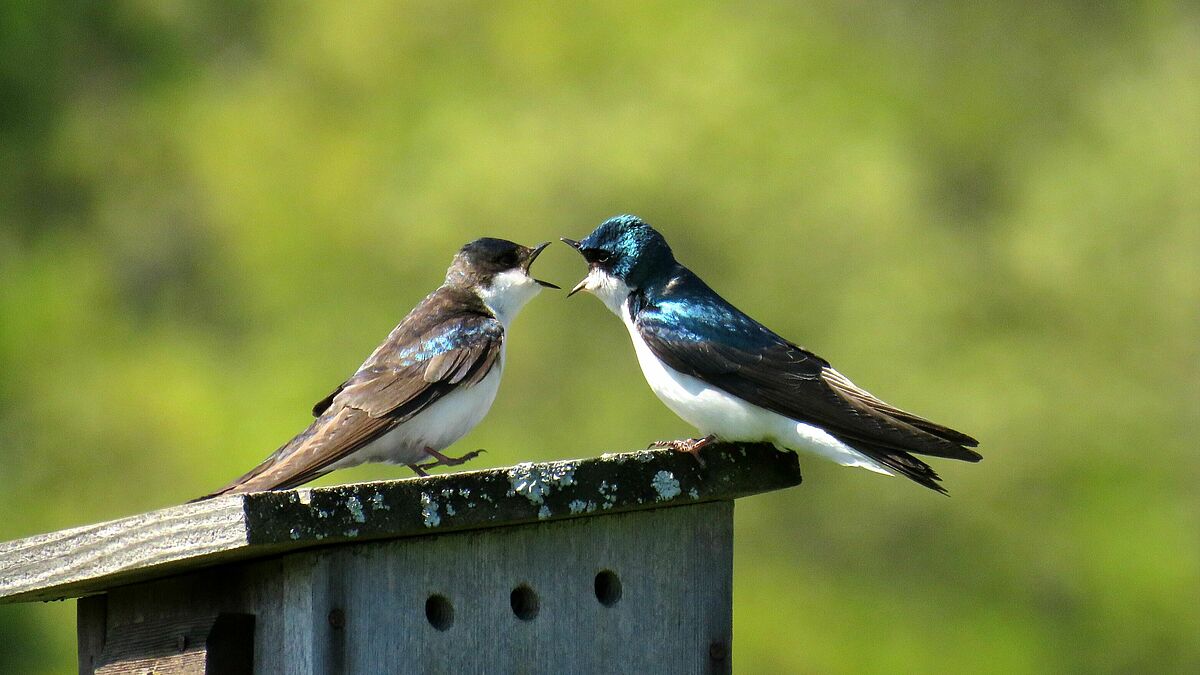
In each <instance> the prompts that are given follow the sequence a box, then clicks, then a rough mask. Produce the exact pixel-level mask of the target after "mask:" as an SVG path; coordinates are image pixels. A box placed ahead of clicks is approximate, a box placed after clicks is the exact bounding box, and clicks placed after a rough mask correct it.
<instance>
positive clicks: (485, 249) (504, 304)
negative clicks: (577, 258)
mask: <svg viewBox="0 0 1200 675" xmlns="http://www.w3.org/2000/svg"><path fill="white" fill-rule="evenodd" d="M547 246H549V242H546V243H542V244H538V245H537V246H534V247H533V248H530V247H528V246H522V245H520V244H517V243H515V242H511V241H508V240H507V239H494V238H492V237H484V238H482V239H476V240H475V241H473V242H471V243H469V244H467V245H466V246H463V247H462V248H461V249H459V251H458V253H457V254H455V256H454V261H453V262H452V263H450V269H448V270H446V284H447V285H451V286H460V287H463V288H469V289H471V290H473V291H474V292H475V293H476V294H477V295H478V296H479V298H480V299H481V300H483V303H484V304H485V305H487V306H488V309H490V310H491V311H492V313H493V314H495V315H496V318H498V319H500V320H501V321H503V322H505V323H508V321H510V320H511V319H512V317H513V316H515V315H516V313H517V311H518V310H520V309H521V307H523V306H524V305H525V303H526V302H529V300H531V299H532V298H533V296H535V295H537V294H538V293H539V292H540V291H541V290H542V288H543V287H545V288H558V286H555V285H554V284H552V283H550V282H549V281H542V280H541V279H535V278H534V277H533V276H531V275H530V274H529V267H530V266H531V265H533V261H534V260H536V259H537V257H538V255H539V254H541V252H542V251H543V250H544V249H545V248H546V247H547Z"/></svg>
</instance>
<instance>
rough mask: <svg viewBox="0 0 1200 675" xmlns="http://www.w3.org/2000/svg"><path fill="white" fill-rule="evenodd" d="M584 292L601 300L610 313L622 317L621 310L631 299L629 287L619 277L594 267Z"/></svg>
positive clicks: (589, 273)
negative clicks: (627, 300)
mask: <svg viewBox="0 0 1200 675" xmlns="http://www.w3.org/2000/svg"><path fill="white" fill-rule="evenodd" d="M583 281H584V285H583V290H585V291H587V292H588V293H591V294H592V295H594V296H596V297H597V298H600V302H603V303H604V306H605V307H607V308H608V311H610V312H612V313H613V314H616V315H617V316H621V308H622V307H624V306H625V300H626V298H628V297H629V287H628V286H626V285H625V282H624V281H621V280H620V279H618V278H617V277H614V276H613V275H611V274H609V273H608V272H605V271H604V270H602V269H600V268H599V267H593V268H592V269H591V270H589V271H588V275H587V277H585V278H584V280H583Z"/></svg>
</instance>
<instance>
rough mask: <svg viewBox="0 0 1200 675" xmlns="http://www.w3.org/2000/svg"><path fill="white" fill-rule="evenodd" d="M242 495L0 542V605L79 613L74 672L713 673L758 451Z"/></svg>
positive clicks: (772, 472)
mask: <svg viewBox="0 0 1200 675" xmlns="http://www.w3.org/2000/svg"><path fill="white" fill-rule="evenodd" d="M701 457H702V460H703V463H701V462H698V461H697V460H696V459H695V458H693V457H691V456H688V455H686V454H681V453H676V452H671V451H645V452H633V453H623V454H613V455H604V456H602V457H598V458H594V459H583V460H570V461H558V462H547V463H536V464H518V465H516V466H511V467H507V468H500V469H488V470H484V471H474V472H465V473H454V474H445V475H438V476H430V477H427V478H413V479H409V480H399V481H384V482H371V483H358V484H353V485H341V486H336V487H321V488H311V489H296V490H287V491H279V492H259V493H249V494H239V495H233V496H227V497H220V498H217V499H212V500H208V501H203V502H198V503H193V504H185V505H182V506H175V507H171V508H166V509H162V510H158V511H153V512H150V513H145V514H141V515H137V516H132V517H129V518H123V519H120V520H114V521H110V522H106V523H101V524H98V525H89V526H85V527H78V528H74V529H69V530H63V531H60V532H54V533H51V534H45V535H40V536H35V537H29V538H27V539H22V540H18V541H13V542H8V543H6V544H3V545H0V602H30V601H48V600H62V599H65V598H78V600H77V606H78V636H79V672H80V673H106V674H107V673H139V674H145V673H150V672H153V673H250V672H255V673H398V672H422V673H484V672H487V673H516V672H521V673H580V672H589V673H591V672H609V673H621V672H646V673H682V672H686V673H713V672H716V673H721V672H729V671H730V669H731V664H732V658H733V652H732V604H733V579H732V569H733V500H734V499H736V498H738V497H743V496H746V495H751V494H755V493H759V492H765V491H769V490H776V489H780V488H785V487H789V486H792V485H797V484H798V483H799V482H800V471H799V467H798V464H797V461H796V456H795V455H794V454H792V453H784V452H779V451H776V450H775V449H773V448H771V447H770V446H759V445H745V446H743V445H718V446H711V447H709V448H705V450H704V451H703V453H702V455H701Z"/></svg>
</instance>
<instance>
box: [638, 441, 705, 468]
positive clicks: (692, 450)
mask: <svg viewBox="0 0 1200 675" xmlns="http://www.w3.org/2000/svg"><path fill="white" fill-rule="evenodd" d="M716 441H717V437H716V435H715V434H709V435H707V436H705V437H704V438H683V439H678V440H673V441H654V442H653V443H651V444H650V445H649V446H648V447H649V448H666V449H668V450H674V451H676V452H686V453H688V454H689V455H691V456H692V457H694V458H696V461H697V462H699V463H700V466H704V459H703V458H702V457H700V450H701V449H702V448H704V447H707V446H709V445H711V444H713V443H715V442H716Z"/></svg>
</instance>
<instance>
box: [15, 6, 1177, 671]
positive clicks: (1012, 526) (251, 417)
mask: <svg viewBox="0 0 1200 675" xmlns="http://www.w3.org/2000/svg"><path fill="white" fill-rule="evenodd" d="M1198 157H1200V9H1198V7H1197V5H1196V4H1195V3H1188V4H1175V3H1171V2H1129V3H1104V4H1103V6H1100V5H1099V4H1097V5H1095V6H1094V5H1093V4H1092V3H1086V2H1075V3H1049V4H1048V3H1043V2H1015V3H996V4H994V5H988V6H984V5H983V4H982V3H971V4H970V5H969V6H968V5H966V4H960V3H953V2H946V3H882V2H880V3H841V2H820V3H768V2H763V3H750V4H747V3H741V4H736V5H734V4H730V5H715V4H712V5H710V4H700V3H665V4H664V3H657V2H633V1H630V2H604V3H595V4H584V3H544V2H526V3H498V4H497V3H489V2H480V3H442V2H430V3H401V4H393V3H383V2H359V3H355V4H354V5H353V9H350V6H349V5H342V4H340V3H293V2H274V3H245V4H243V3H241V2H234V1H232V0H230V1H228V2H208V3H189V2H159V1H156V0H141V1H130V2H111V3H61V4H55V3H41V4H35V3H29V4H26V3H16V2H4V3H3V4H0V452H2V453H3V455H2V456H3V466H4V469H3V476H2V480H0V514H3V517H2V518H0V539H2V540H8V539H13V538H17V537H22V536H27V535H32V534H36V533H39V532H44V531H51V530H57V529H61V528H66V527H70V526H74V525H80V524H84V523H90V522H95V521H99V520H103V519H110V518H116V517H120V516H125V515H130V514H134V513H137V512H141V511H145V510H149V509H154V508H158V507H162V506H167V505H170V504H177V503H179V502H181V501H183V500H185V499H188V498H191V497H194V496H196V495H199V494H202V493H204V492H205V491H208V490H210V489H213V488H215V487H217V486H219V485H221V484H223V483H224V482H225V481H227V480H228V479H230V478H232V477H234V476H235V475H238V474H240V473H241V472H242V471H243V470H245V469H246V468H248V467H250V466H251V465H253V464H254V463H256V462H257V461H259V460H260V459H261V458H262V457H263V456H265V454H266V453H268V452H269V451H271V450H273V449H274V448H275V447H276V446H278V445H279V444H280V443H281V442H283V441H284V440H286V439H287V438H288V437H290V435H291V434H292V433H294V432H296V431H298V430H299V429H300V428H302V426H303V425H304V424H305V423H306V421H307V420H308V409H309V407H310V406H311V405H312V404H313V403H314V402H315V401H316V400H318V399H320V398H321V397H323V396H324V395H325V394H326V393H328V392H329V391H330V389H331V388H332V387H333V386H335V385H336V384H338V383H339V382H340V381H341V380H342V379H343V378H344V377H345V376H346V375H348V374H349V373H351V372H352V371H353V370H354V368H355V367H357V365H358V364H359V363H360V362H361V360H362V359H363V358H364V357H365V355H366V354H368V353H369V352H370V350H371V349H372V348H373V347H374V346H375V345H376V344H377V343H378V342H379V341H380V340H381V339H382V338H383V337H384V336H385V335H386V334H387V332H388V331H389V330H390V329H391V328H392V326H393V325H394V324H395V323H397V322H398V321H399V320H400V318H401V317H402V316H403V315H404V314H405V313H406V312H407V311H408V309H409V308H410V307H411V306H412V305H413V304H414V303H415V302H416V301H417V300H419V299H420V298H421V297H423V296H424V295H425V294H426V293H427V292H428V291H430V290H431V289H432V288H434V287H435V286H436V285H437V284H438V283H440V281H441V278H442V275H443V273H444V269H445V266H446V265H447V264H448V262H449V259H450V257H451V255H452V254H453V252H454V251H455V249H456V248H457V247H458V246H460V245H461V244H462V243H464V242H466V241H467V240H469V239H472V238H475V237H477V236H482V235H494V236H503V237H507V238H512V239H515V240H518V241H520V242H523V243H528V244H532V243H536V242H539V241H543V240H548V239H553V238H556V237H558V236H560V235H568V236H573V237H578V236H581V235H583V234H586V233H587V232H588V231H590V230H591V228H592V227H594V226H595V225H596V224H598V223H599V222H600V221H601V220H603V219H604V218H606V217H608V216H611V215H614V214H617V213H623V212H632V213H637V214H639V215H641V216H643V217H644V218H646V219H647V220H649V221H650V222H651V223H653V224H654V225H656V226H657V227H658V228H659V229H660V230H662V231H663V232H664V233H665V234H666V236H667V237H668V239H669V240H670V242H671V243H672V244H673V246H674V248H675V250H676V253H677V255H678V257H679V258H680V259H681V260H682V261H684V262H685V263H686V264H688V265H690V266H692V267H693V268H694V269H696V270H698V271H699V272H700V273H701V275H702V276H703V277H704V278H705V279H706V280H707V281H708V282H709V283H710V284H712V285H713V286H714V287H715V288H717V289H718V290H719V291H720V292H722V293H723V294H724V295H725V296H726V297H727V298H729V299H730V300H731V301H733V302H734V303H735V304H737V305H738V306H740V307H742V308H743V309H745V310H746V311H747V312H749V313H750V314H751V315H753V316H755V317H757V318H759V319H760V320H762V321H763V322H765V323H766V324H768V325H769V326H771V327H773V328H774V329H776V330H777V331H779V332H780V333H782V334H783V335H786V336H788V337H790V338H792V339H794V340H796V341H798V342H800V343H801V344H804V345H806V346H808V347H809V348H811V349H813V350H814V351H816V352H817V353H819V354H821V355H823V356H825V357H826V358H828V359H830V360H831V361H833V363H834V364H835V365H836V366H837V367H838V368H839V369H840V370H841V371H842V372H844V373H846V374H847V375H849V376H850V377H852V378H854V379H855V380H856V381H857V382H858V383H859V384H861V385H863V386H865V387H867V388H869V389H871V390H872V391H874V392H875V393H876V394H878V395H879V396H881V397H883V398H885V399H887V400H889V401H892V402H894V403H896V404H899V405H901V406H903V407H906V408H910V409H912V410H914V411H915V412H918V413H921V414H924V415H927V416H929V417H931V418H933V419H935V420H937V421H940V422H944V423H946V424H949V425H952V426H955V427H958V428H961V429H962V430H964V431H966V432H969V433H971V434H974V435H976V436H978V437H979V438H980V439H981V440H982V447H981V449H982V451H983V453H984V455H985V460H984V461H983V463H981V464H978V465H964V464H958V463H954V462H946V461H936V462H935V464H936V466H937V469H938V470H939V471H941V472H942V473H943V475H944V476H945V478H946V482H947V485H948V486H949V488H950V489H951V492H952V493H953V496H952V498H950V499H945V498H941V497H939V496H937V495H935V494H933V493H931V492H929V491H927V490H924V489H921V488H919V487H917V486H915V485H913V484H911V483H908V482H907V481H903V480H897V479H887V478H884V477H880V476H876V475H873V474H870V473H868V472H865V471H858V470H849V469H842V468H839V467H835V466H832V465H828V464H824V463H820V462H818V461H816V460H808V459H804V458H802V462H803V466H804V470H805V477H806V480H805V484H804V485H803V486H801V487H800V488H797V489H794V490H789V491H786V492H783V493H776V494H772V495H769V496H763V497H756V498H753V499H749V500H745V501H743V502H740V503H739V506H738V512H737V527H738V539H737V557H736V570H737V572H736V574H737V578H736V615H735V621H736V624H735V632H736V652H735V657H736V669H737V670H738V671H740V672H747V673H749V672H807V673H857V672H918V671H924V672H933V671H939V672H1031V673H1038V672H1041V673H1061V672H1068V671H1075V672H1113V673H1117V672H1121V673H1127V672H1197V671H1200V489H1198V488H1197V479H1200V460H1198V451H1197V445H1198V443H1197V434H1196V432H1195V430H1196V428H1197V425H1198V424H1200V384H1198V383H1200V160H1198V159H1197V158H1198ZM538 269H539V270H540V274H541V275H542V276H543V277H544V278H549V279H552V280H554V281H557V282H559V283H560V284H562V285H569V284H572V283H574V282H575V281H576V280H577V279H578V278H579V276H581V275H582V272H583V266H582V265H581V263H580V261H579V260H578V259H577V258H576V257H575V255H574V253H573V252H571V251H570V250H569V249H567V248H566V247H563V246H556V247H555V248H553V249H551V251H549V252H548V253H547V255H545V256H543V258H542V261H540V262H539V263H538ZM689 431H690V430H689V429H688V428H687V427H686V426H685V425H684V424H683V423H682V422H681V421H679V420H677V419H676V418H675V417H674V416H673V415H672V414H671V413H670V412H668V411H667V410H666V408H664V407H663V406H662V405H661V404H659V402H658V401H657V400H656V399H655V398H654V396H653V394H652V393H651V392H650V390H649V389H648V387H647V386H646V385H645V383H644V381H643V380H642V377H641V373H640V371H639V370H638V367H637V365H636V362H635V359H634V356H633V350H632V348H631V347H630V345H629V344H628V336H627V335H626V333H625V331H624V329H623V328H622V327H621V325H620V324H619V322H618V321H616V319H614V318H613V317H612V316H611V315H609V314H608V313H607V312H606V311H605V310H604V309H603V308H602V307H601V305H600V304H599V303H598V302H596V301H595V299H593V298H589V297H580V298H573V299H572V300H571V301H569V302H568V301H564V300H563V298H562V296H561V295H560V294H549V293H548V294H543V296H542V297H540V298H538V299H537V300H535V301H534V302H533V303H532V304H531V305H530V307H529V308H528V309H526V311H525V313H524V314H523V315H522V317H521V318H520V319H519V320H518V321H517V323H516V326H515V330H514V334H513V336H512V341H511V343H510V348H509V364H508V369H507V374H506V378H505V381H504V383H503V386H502V387H501V391H500V396H499V398H498V400H497V402H496V405H495V407H494V408H493V410H492V413H491V415H490V416H489V417H488V418H487V420H486V421H485V423H484V424H482V425H481V426H480V427H479V428H478V429H477V430H476V431H475V432H474V433H472V434H471V435H470V436H469V437H468V438H467V439H465V440H464V441H463V442H462V443H461V444H460V445H459V446H457V450H465V449H470V448H475V447H486V448H488V449H489V450H490V453H489V454H487V455H484V456H483V457H482V458H481V459H480V460H478V461H476V462H475V463H474V464H472V465H471V468H481V467H485V466H495V465H505V464H510V463H514V462H517V461H522V460H537V459H553V458H566V457H580V456H588V455H594V454H598V453H600V452H604V451H612V450H623V449H630V448H640V447H644V446H645V444H646V443H647V442H648V441H650V440H653V439H657V438H665V437H671V436H682V435H685V434H688V433H689ZM404 475H406V471H404V470H398V469H395V468H391V467H383V466H372V467H365V468H360V469H356V470H352V471H346V472H342V473H339V474H335V475H333V476H332V477H328V478H327V479H326V480H325V481H323V482H326V483H328V482H345V481H351V480H367V479H375V478H389V477H398V476H404ZM0 573H2V572H0ZM73 612H74V605H73V603H71V602H65V603H52V604H46V605H20V606H6V607H0V645H2V646H0V672H4V673H18V672H19V673H38V672H45V673H53V672H70V671H72V670H73V667H74V666H73V663H74V649H75V648H74V629H73V622H74V616H73Z"/></svg>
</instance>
